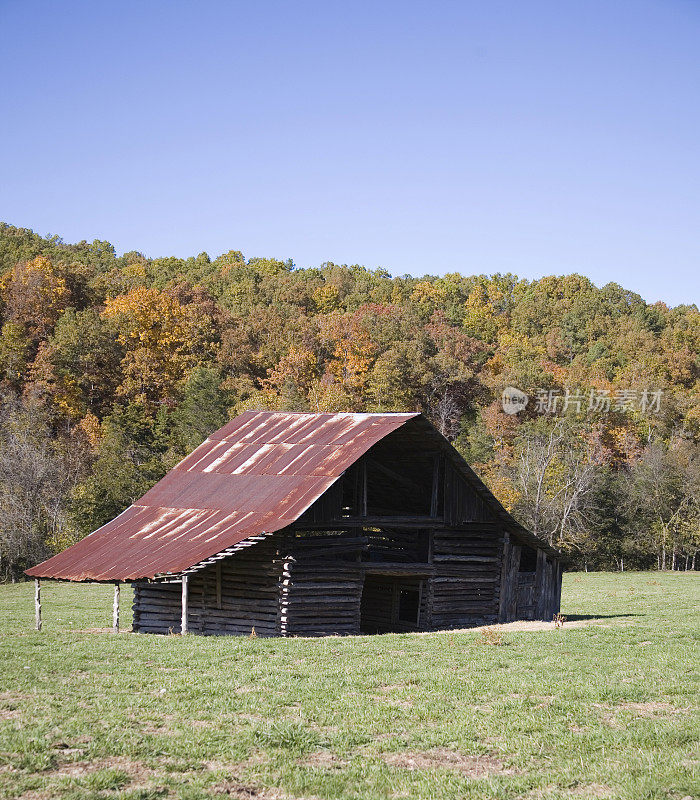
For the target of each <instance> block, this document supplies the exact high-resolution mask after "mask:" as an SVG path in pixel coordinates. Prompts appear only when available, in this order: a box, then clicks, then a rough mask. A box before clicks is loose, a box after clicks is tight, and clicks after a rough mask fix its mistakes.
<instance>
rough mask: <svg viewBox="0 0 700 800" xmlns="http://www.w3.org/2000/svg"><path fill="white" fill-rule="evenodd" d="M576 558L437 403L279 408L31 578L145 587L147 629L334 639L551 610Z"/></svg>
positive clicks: (233, 427) (205, 451) (244, 424)
mask: <svg viewBox="0 0 700 800" xmlns="http://www.w3.org/2000/svg"><path fill="white" fill-rule="evenodd" d="M561 569H562V567H561V560H560V555H559V553H558V552H557V551H556V550H553V549H552V548H550V547H548V546H547V544H546V543H544V542H542V541H540V540H539V539H537V538H536V537H535V536H533V535H532V534H531V533H530V532H529V531H527V530H526V529H525V528H523V527H522V526H521V525H519V524H518V523H517V522H516V521H515V520H514V519H513V518H512V517H511V516H510V515H509V514H508V513H507V512H506V511H505V509H504V508H503V507H502V506H501V505H500V503H499V502H498V501H497V500H496V499H495V497H494V496H493V495H492V494H491V493H490V492H489V490H488V489H487V488H486V486H485V485H484V484H483V483H482V482H481V481H480V480H479V478H478V477H477V476H476V474H475V473H474V472H473V471H472V470H471V469H470V467H469V466H468V465H467V463H466V462H465V461H464V459H463V458H462V457H461V456H460V455H459V454H458V453H457V451H456V450H455V449H454V448H453V447H452V446H451V445H450V444H449V442H447V440H446V439H445V438H444V437H443V436H441V435H440V434H439V433H438V432H437V431H436V430H435V428H433V426H432V425H431V424H430V423H429V422H428V421H427V420H426V419H425V418H424V417H422V416H421V415H419V414H311V413H279V412H267V411H265V412H246V413H244V414H242V415H241V416H239V417H237V418H236V419H234V420H232V421H231V422H229V423H228V424H227V425H225V426H224V427H223V428H222V429H221V430H219V431H217V432H216V433H214V434H212V436H210V437H209V439H207V440H206V441H205V442H204V443H203V444H202V445H200V447H198V448H197V449H196V450H195V451H194V452H193V453H192V454H191V455H189V456H188V457H187V458H186V459H184V460H183V461H182V462H181V463H180V464H178V465H177V466H176V467H175V468H174V469H173V470H171V472H169V473H168V474H167V475H166V476H165V477H164V478H163V479H162V480H161V481H160V482H159V483H157V484H156V485H155V486H154V487H153V488H152V489H151V490H150V491H149V492H147V493H146V494H145V495H144V496H143V497H142V498H141V499H140V500H139V501H137V502H136V503H134V505H132V506H130V507H129V508H127V509H126V511H124V512H123V513H122V514H120V515H119V516H118V517H116V518H115V519H114V520H112V521H111V522H109V523H108V524H107V525H105V526H104V527H102V528H100V529H99V530H97V531H95V532H94V533H92V534H90V535H89V536H88V537H86V538H85V539H83V540H82V541H80V542H78V543H77V544H75V545H73V546H72V547H70V548H68V549H67V550H65V551H64V552H62V553H59V554H58V555H56V556H54V557H53V558H51V559H49V560H48V561H45V562H44V563H42V564H39V565H38V566H36V567H34V568H32V569H30V570H28V571H27V574H28V575H30V576H32V577H34V578H36V579H39V578H54V579H63V580H71V581H103V582H113V583H115V585H116V586H117V587H118V585H119V583H120V582H124V581H128V582H131V583H133V586H134V622H133V630H134V631H137V632H141V633H168V632H173V633H178V632H182V633H187V632H192V633H199V634H249V633H250V632H251V629H252V628H255V631H256V633H257V635H260V636H295V635H299V636H323V635H330V634H357V633H361V632H362V633H376V632H386V631H430V630H440V629H445V628H460V627H467V626H474V625H481V624H492V623H496V622H507V621H511V620H516V619H528V620H532V619H544V620H551V619H552V616H553V615H554V614H555V613H557V612H558V610H559V599H560V590H561ZM38 587H39V583H38V581H37V595H38V592H39V588H38ZM117 591H118V589H117ZM37 613H38V612H37Z"/></svg>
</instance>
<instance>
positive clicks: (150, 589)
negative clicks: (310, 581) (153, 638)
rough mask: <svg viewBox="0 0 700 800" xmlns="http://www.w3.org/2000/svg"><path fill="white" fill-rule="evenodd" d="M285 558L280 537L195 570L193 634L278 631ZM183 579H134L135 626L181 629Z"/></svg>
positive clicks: (149, 630)
mask: <svg viewBox="0 0 700 800" xmlns="http://www.w3.org/2000/svg"><path fill="white" fill-rule="evenodd" d="M282 566H283V565H282V561H281V559H280V558H279V555H278V553H277V541H276V537H274V536H271V537H270V538H269V539H267V540H264V541H262V542H258V543H257V544H255V545H253V546H252V547H248V548H246V549H244V550H241V551H240V552H238V553H236V554H235V555H233V556H230V557H229V558H226V559H224V560H222V561H220V562H218V563H217V564H211V565H209V566H208V567H206V568H205V569H203V570H200V571H198V572H194V573H192V574H191V575H190V579H189V609H188V629H189V633H199V634H214V635H215V634H239V635H247V634H250V632H251V630H252V629H253V628H255V633H256V635H258V636H277V635H279V630H280V628H279V584H280V580H281V575H282ZM181 588H182V587H181V584H180V583H162V582H156V581H154V582H147V581H137V582H135V583H134V606H133V609H134V631H137V632H139V633H180V625H181V609H182V605H181Z"/></svg>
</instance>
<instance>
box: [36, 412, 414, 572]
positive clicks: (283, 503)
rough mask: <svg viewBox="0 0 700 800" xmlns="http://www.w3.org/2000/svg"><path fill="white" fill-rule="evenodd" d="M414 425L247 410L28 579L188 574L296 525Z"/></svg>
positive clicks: (368, 417)
mask: <svg viewBox="0 0 700 800" xmlns="http://www.w3.org/2000/svg"><path fill="white" fill-rule="evenodd" d="M416 416H418V414H309V413H287V412H276V411H247V412H245V413H244V414H241V415H240V416H238V417H236V418H235V419H233V420H231V422H229V423H228V424H227V425H224V427H223V428H221V429H220V430H219V431H217V432H216V433H214V434H212V435H211V436H210V437H209V438H208V439H207V440H206V441H205V442H204V443H203V444H201V445H200V446H199V447H198V448H197V449H196V450H194V451H193V452H192V453H191V454H190V455H189V456H187V458H185V459H184V460H183V461H181V462H180V463H179V464H178V465H177V466H176V467H174V468H173V469H172V470H171V471H170V472H169V473H168V474H167V475H166V476H165V477H164V478H163V479H162V480H161V481H159V482H158V483H157V484H156V485H155V486H154V487H153V488H152V489H151V490H150V491H148V492H146V494H145V495H144V496H143V497H142V498H141V499H140V500H137V501H136V502H135V503H134V504H133V505H132V506H129V508H127V509H126V511H124V512H123V513H121V514H120V515H119V516H118V517H116V518H115V519H113V520H112V521H111V522H108V523H107V524H106V525H103V526H102V527H101V528H99V529H98V530H96V531H95V532H94V533H91V534H90V535H89V536H86V537H85V538H84V539H82V540H81V541H80V542H78V543H77V544H74V545H73V546H72V547H69V548H68V549H67V550H64V551H63V552H62V553H59V554H58V555H56V556H54V557H53V558H50V559H48V561H44V562H43V563H42V564H39V565H37V566H36V567H32V568H31V569H28V570H27V571H26V573H27V575H31V576H32V577H37V578H59V579H63V580H73V581H86V580H96V581H116V580H135V579H138V578H154V577H156V576H158V575H165V574H174V573H180V572H182V571H183V570H187V569H188V568H189V567H192V566H193V565H195V564H198V563H200V562H202V561H204V560H205V559H208V558H211V557H212V556H214V555H216V554H217V553H221V551H222V550H225V549H227V548H229V547H233V546H234V545H237V544H238V543H240V542H243V541H244V540H245V539H248V538H249V537H251V536H258V535H260V534H262V533H272V532H274V531H277V530H280V529H281V528H284V527H286V526H287V525H290V524H291V523H292V522H294V521H295V520H296V519H298V517H300V516H301V514H303V513H304V511H306V509H307V508H308V507H309V506H310V505H311V504H312V503H313V502H314V501H315V500H317V499H318V498H319V497H320V496H321V495H322V494H323V493H324V492H325V491H326V490H327V489H328V488H329V487H330V486H331V485H332V484H333V483H334V482H335V481H336V480H337V479H338V478H339V477H340V475H342V473H343V472H344V471H345V470H346V469H347V468H348V467H349V466H350V465H351V464H353V463H354V462H355V461H356V460H357V459H358V458H360V456H362V455H363V454H364V453H365V452H366V451H367V450H369V448H370V447H372V445H374V444H376V443H377V442H378V441H380V440H381V439H383V438H384V437H385V436H387V435H388V434H390V433H392V431H394V430H396V429H397V428H399V427H401V426H402V425H404V424H405V423H406V422H408V420H410V419H413V418H414V417H416Z"/></svg>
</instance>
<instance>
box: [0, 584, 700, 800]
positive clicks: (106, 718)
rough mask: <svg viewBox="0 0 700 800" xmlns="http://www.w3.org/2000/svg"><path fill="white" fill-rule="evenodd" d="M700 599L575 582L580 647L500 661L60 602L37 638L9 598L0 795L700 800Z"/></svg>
mask: <svg viewBox="0 0 700 800" xmlns="http://www.w3.org/2000/svg"><path fill="white" fill-rule="evenodd" d="M699 587H700V579H699V578H698V575H697V574H696V575H685V574H682V573H675V574H658V573H626V574H624V575H618V574H602V573H598V574H580V573H579V574H570V575H566V576H565V583H564V599H563V607H562V611H563V613H564V614H566V615H567V617H568V618H569V622H567V623H566V624H565V625H564V627H563V629H559V630H543V631H534V632H533V631H528V632H512V631H508V632H505V633H503V636H502V641H501V643H500V644H497V643H492V642H493V641H496V640H497V639H498V637H497V636H495V637H489V636H484V635H483V634H482V633H480V632H479V631H472V632H468V631H463V632H452V633H450V632H446V633H437V634H429V635H386V636H375V637H358V638H328V639H320V640H304V639H289V640H282V639H247V638H246V639H238V638H200V637H195V636H190V637H159V636H147V635H141V636H139V635H133V634H128V633H124V634H121V635H119V636H115V635H113V634H111V633H107V632H99V633H96V632H90V631H89V629H94V628H99V627H103V626H106V625H109V624H110V620H111V588H110V587H101V586H87V585H86V586H70V585H65V584H45V586H44V588H43V590H42V600H43V608H44V620H45V624H44V630H43V631H42V632H41V633H36V632H34V631H33V630H32V627H33V614H34V608H33V584H20V585H14V586H0V658H1V659H2V660H1V661H0V663H1V664H2V666H1V667H0V797H2V798H18V797H20V798H22V799H23V800H43V799H44V798H53V797H62V798H76V800H77V798H81V799H82V798H116V797H119V798H132V800H136V799H137V798H138V799H139V800H147V799H148V798H154V800H155V798H168V797H169V798H182V800H188V799H193V798H205V797H212V796H213V797H216V796H229V797H234V798H257V800H270V798H368V799H371V800H374V799H375V798H383V797H395V798H436V799H438V798H439V800H449V798H533V799H535V798H542V799H545V798H587V797H590V798H593V797H595V798H599V797H603V798H629V799H630V800H642V799H643V798H665V799H667V798H675V799H676V800H681V798H695V797H698V796H699V795H700V788H699V787H700V782H699V779H698V766H699V760H698V756H699V754H698V734H699V727H700V720H699V716H698V705H697V698H698V680H697V679H698V671H697V668H698V651H697V642H698V638H699V637H698V633H699V630H700V624H699V622H700V620H699V618H698V610H697V605H698V599H699V596H698V595H699V591H698V589H699ZM129 594H130V592H127V591H123V592H122V597H123V609H122V618H123V620H124V621H125V622H126V624H127V625H128V620H129V608H128V606H129V602H130V598H129ZM572 623H575V624H572Z"/></svg>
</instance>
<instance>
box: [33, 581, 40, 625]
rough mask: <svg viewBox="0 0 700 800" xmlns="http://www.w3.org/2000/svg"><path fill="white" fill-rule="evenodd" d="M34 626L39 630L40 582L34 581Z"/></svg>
mask: <svg viewBox="0 0 700 800" xmlns="http://www.w3.org/2000/svg"><path fill="white" fill-rule="evenodd" d="M34 626H35V627H36V629H37V630H38V631H40V630H41V581H40V580H39V578H35V579H34Z"/></svg>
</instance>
